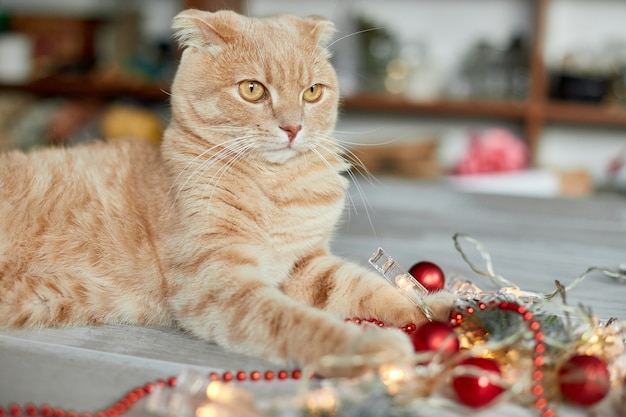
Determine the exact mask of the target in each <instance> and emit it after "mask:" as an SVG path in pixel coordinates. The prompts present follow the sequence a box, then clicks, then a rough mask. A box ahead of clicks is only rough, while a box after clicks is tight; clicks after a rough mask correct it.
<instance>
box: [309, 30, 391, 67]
mask: <svg viewBox="0 0 626 417" xmlns="http://www.w3.org/2000/svg"><path fill="white" fill-rule="evenodd" d="M381 29H384V27H382V26H381V27H374V28H368V29H363V30H359V31H356V32H352V33H348V34H346V35H343V36H341V37H339V38H337V39H335V40H334V41H332V42H331V43H329V44H328V45H326V47H324V48H323V49H322V50H321V51H320V52H319V53H318V54H317V56H316V57H314V58H313V63H317V62H319V61H320V60H324V59H328V57H330V56H331V55H332V53H331V52H330V48H331V47H332V46H333V45H335V44H336V43H337V42H340V41H342V40H344V39H347V38H350V37H352V36H356V35H362V34H363V33H367V32H373V31H376V30H381Z"/></svg>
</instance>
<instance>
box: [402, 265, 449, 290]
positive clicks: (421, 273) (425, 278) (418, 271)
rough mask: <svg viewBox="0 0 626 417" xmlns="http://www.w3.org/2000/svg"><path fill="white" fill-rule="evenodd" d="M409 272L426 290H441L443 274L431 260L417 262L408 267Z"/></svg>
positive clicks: (443, 279)
mask: <svg viewBox="0 0 626 417" xmlns="http://www.w3.org/2000/svg"><path fill="white" fill-rule="evenodd" d="M409 274H411V275H413V277H414V278H415V279H416V280H417V282H419V283H420V284H422V285H423V286H424V288H426V289H427V290H428V292H435V291H441V290H443V286H444V284H445V276H444V274H443V271H442V270H441V268H439V267H438V266H437V265H435V264H434V263H432V262H426V261H422V262H418V263H416V264H415V265H413V266H412V267H411V268H410V269H409Z"/></svg>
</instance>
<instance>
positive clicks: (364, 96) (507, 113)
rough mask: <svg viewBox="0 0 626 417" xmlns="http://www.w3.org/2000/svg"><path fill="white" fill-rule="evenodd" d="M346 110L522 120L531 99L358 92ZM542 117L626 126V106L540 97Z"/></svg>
mask: <svg viewBox="0 0 626 417" xmlns="http://www.w3.org/2000/svg"><path fill="white" fill-rule="evenodd" d="M342 104H343V107H344V109H346V110H348V111H365V112H382V113H403V114H409V115H411V114H413V115H438V116H459V117H472V118H495V119H506V120H517V121H523V120H525V119H527V118H530V117H533V114H534V113H533V112H532V109H531V102H529V101H510V100H508V101H507V100H477V99H474V100H455V99H434V100H429V101H419V100H415V99H411V98H410V97H406V96H402V95H398V96H396V95H391V94H385V93H357V94H353V95H350V96H347V97H344V98H343V100H342ZM535 105H540V106H544V107H543V109H542V111H541V117H542V119H543V120H544V121H545V122H547V123H549V122H563V123H567V124H576V125H600V126H617V127H620V126H623V127H626V108H624V107H622V106H616V105H603V104H588V103H572V102H566V101H545V102H544V101H542V102H541V103H535Z"/></svg>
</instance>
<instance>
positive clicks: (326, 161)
mask: <svg viewBox="0 0 626 417" xmlns="http://www.w3.org/2000/svg"><path fill="white" fill-rule="evenodd" d="M318 146H319V147H320V148H322V149H325V150H326V148H324V147H323V146H321V145H318ZM311 151H312V152H313V153H315V154H316V155H317V156H318V157H319V158H320V159H321V161H322V162H323V163H324V164H325V165H326V166H327V167H328V168H329V170H330V171H331V172H332V173H333V175H334V177H335V178H336V179H337V182H339V184H340V185H341V187H343V184H342V183H341V182H342V181H341V175H340V174H339V173H337V171H336V169H335V168H334V167H333V166H332V164H331V163H330V162H328V160H327V159H326V157H325V156H324V155H322V153H321V152H320V151H319V150H317V149H316V148H314V147H313V148H311ZM329 153H331V154H333V155H334V153H333V152H329ZM334 156H336V155H334ZM336 157H338V156H336ZM338 158H339V157H338ZM346 197H347V198H348V201H349V203H350V204H349V205H351V206H352V207H353V208H354V210H355V212H356V205H355V204H354V200H353V199H352V196H351V195H350V193H348V192H346Z"/></svg>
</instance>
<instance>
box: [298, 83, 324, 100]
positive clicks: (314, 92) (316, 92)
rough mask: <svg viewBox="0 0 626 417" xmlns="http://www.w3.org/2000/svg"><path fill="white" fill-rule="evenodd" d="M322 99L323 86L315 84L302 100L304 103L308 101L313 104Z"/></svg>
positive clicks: (307, 90) (305, 92)
mask: <svg viewBox="0 0 626 417" xmlns="http://www.w3.org/2000/svg"><path fill="white" fill-rule="evenodd" d="M320 97H322V86H321V85H319V84H313V85H312V86H310V87H309V88H307V89H306V90H304V93H303V94H302V98H303V99H304V101H308V102H309V103H313V102H315V101H317V100H319V99H320Z"/></svg>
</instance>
